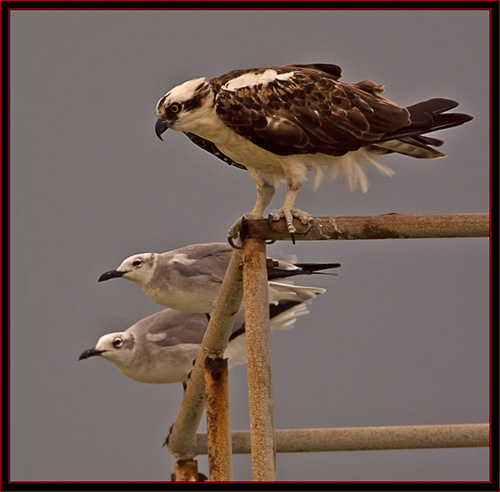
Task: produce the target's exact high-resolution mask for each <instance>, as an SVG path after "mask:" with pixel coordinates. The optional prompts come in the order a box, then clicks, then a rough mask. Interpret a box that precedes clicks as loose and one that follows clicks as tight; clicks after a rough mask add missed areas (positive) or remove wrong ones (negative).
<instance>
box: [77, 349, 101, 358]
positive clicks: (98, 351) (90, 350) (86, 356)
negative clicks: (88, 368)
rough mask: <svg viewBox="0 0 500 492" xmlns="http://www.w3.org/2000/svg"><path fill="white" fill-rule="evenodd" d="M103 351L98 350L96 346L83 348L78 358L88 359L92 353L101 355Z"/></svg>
mask: <svg viewBox="0 0 500 492" xmlns="http://www.w3.org/2000/svg"><path fill="white" fill-rule="evenodd" d="M103 352H104V350H98V349H96V348H91V349H88V350H85V351H84V352H82V353H81V354H80V357H78V360H83V359H88V358H89V357H93V356H94V355H101V354H102V353H103Z"/></svg>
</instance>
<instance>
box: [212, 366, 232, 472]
mask: <svg viewBox="0 0 500 492" xmlns="http://www.w3.org/2000/svg"><path fill="white" fill-rule="evenodd" d="M228 375H229V371H228V363H227V359H223V358H222V357H214V358H212V357H207V358H206V359H205V401H206V411H207V442H208V477H209V479H210V481H212V482H231V481H232V480H233V454H232V448H231V426H230V412H229V378H228Z"/></svg>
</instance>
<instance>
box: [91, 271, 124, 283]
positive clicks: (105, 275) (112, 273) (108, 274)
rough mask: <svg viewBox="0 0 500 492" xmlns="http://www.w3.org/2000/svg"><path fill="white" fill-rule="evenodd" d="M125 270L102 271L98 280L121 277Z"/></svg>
mask: <svg viewBox="0 0 500 492" xmlns="http://www.w3.org/2000/svg"><path fill="white" fill-rule="evenodd" d="M124 273H126V272H120V271H119V270H110V271H109V272H104V273H103V274H102V275H101V276H100V277H99V280H98V282H104V281H105V280H109V279H110V278H119V277H123V274H124Z"/></svg>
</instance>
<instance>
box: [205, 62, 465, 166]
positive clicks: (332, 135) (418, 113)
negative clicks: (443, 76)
mask: <svg viewBox="0 0 500 492" xmlns="http://www.w3.org/2000/svg"><path fill="white" fill-rule="evenodd" d="M269 68H270V69H273V70H276V72H277V73H278V74H281V73H288V72H291V71H293V72H294V75H293V77H291V78H289V79H287V80H279V79H277V80H274V81H272V82H269V83H268V84H267V85H266V86H265V87H263V86H262V85H261V84H260V85H252V86H248V87H241V88H238V89H236V90H224V89H223V86H224V84H226V83H227V82H229V81H230V80H232V79H233V78H236V77H239V76H240V75H243V74H246V73H248V72H254V73H262V72H264V71H265V70H267V69H269ZM341 75H342V71H341V69H340V67H337V66H336V65H326V64H311V65H284V66H280V67H265V68H260V69H253V70H234V71H232V72H229V73H227V74H224V75H221V76H220V77H216V78H214V79H212V80H211V81H210V85H211V86H212V88H213V89H214V91H215V93H216V111H217V114H218V115H219V116H220V118H221V119H222V120H223V121H224V123H225V124H226V125H227V126H228V127H229V128H231V129H232V130H234V131H235V132H236V133H238V134H240V135H242V136H244V137H245V138H248V139H249V140H251V141H252V142H253V143H255V144H256V145H259V146H260V147H262V148H264V149H266V150H268V151H271V152H274V153H276V154H279V155H290V154H308V153H318V152H320V153H324V154H328V155H332V156H340V155H343V154H345V153H346V152H348V151H353V150H357V149H359V148H361V147H370V148H373V149H376V148H377V145H376V144H377V143H381V142H387V141H390V140H394V139H401V140H402V141H404V142H405V143H410V144H411V145H415V146H417V147H421V148H422V149H425V148H428V149H430V152H431V153H432V151H434V149H432V148H431V147H428V146H429V145H440V144H441V141H439V140H437V139H432V138H428V137H422V136H421V134H424V133H427V132H431V131H435V130H438V129H442V128H449V127H452V126H457V125H460V124H462V123H464V122H465V121H469V120H470V119H472V118H471V117H470V116H468V115H461V114H457V113H451V114H450V113H447V114H442V113H443V112H444V111H447V110H449V109H452V108H453V107H455V106H456V105H457V103H456V102H455V101H450V100H448V99H431V100H429V101H424V102H422V103H418V104H415V105H413V106H409V107H408V108H402V107H399V106H397V105H396V104H395V103H393V102H392V101H390V100H388V99H386V98H384V97H383V96H382V95H381V94H382V93H383V86H381V85H379V84H376V83H375V82H372V81H370V80H364V81H362V82H359V83H357V84H346V83H343V82H340V81H339V79H340V77H341ZM380 149H385V150H383V152H391V151H392V150H391V149H390V148H388V146H387V145H384V146H381V147H380ZM434 152H436V153H437V154H439V152H437V151H434Z"/></svg>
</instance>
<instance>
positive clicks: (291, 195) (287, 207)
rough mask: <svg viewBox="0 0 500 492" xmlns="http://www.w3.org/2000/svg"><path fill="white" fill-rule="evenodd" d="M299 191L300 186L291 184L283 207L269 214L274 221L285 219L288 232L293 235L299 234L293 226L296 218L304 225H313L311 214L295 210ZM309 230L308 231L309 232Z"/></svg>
mask: <svg viewBox="0 0 500 492" xmlns="http://www.w3.org/2000/svg"><path fill="white" fill-rule="evenodd" d="M299 191H300V186H299V187H297V186H291V185H290V184H289V185H288V189H287V191H286V195H285V201H284V202H283V206H282V207H281V208H280V209H278V210H271V211H270V212H269V216H270V218H271V220H273V221H276V220H280V219H282V218H283V217H284V218H285V220H286V224H287V227H288V232H289V233H290V234H292V235H293V234H295V233H296V232H297V230H296V229H295V226H294V225H293V219H294V218H296V219H299V220H300V222H302V224H304V225H309V226H310V225H311V223H312V220H313V218H312V215H311V214H310V213H308V212H304V211H303V210H300V209H298V208H295V201H296V200H297V196H298V194H299ZM309 228H310V227H309ZM309 228H308V229H307V230H309Z"/></svg>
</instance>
